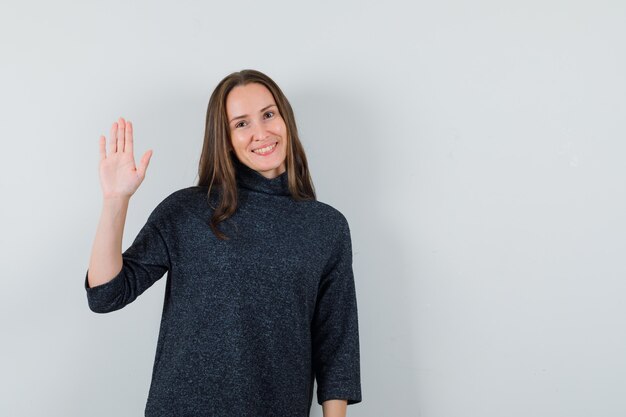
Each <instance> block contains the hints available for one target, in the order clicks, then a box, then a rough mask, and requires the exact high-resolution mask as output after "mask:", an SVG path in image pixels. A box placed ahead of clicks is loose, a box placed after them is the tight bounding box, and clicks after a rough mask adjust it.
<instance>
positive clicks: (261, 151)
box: [252, 142, 278, 155]
mask: <svg viewBox="0 0 626 417" xmlns="http://www.w3.org/2000/svg"><path fill="white" fill-rule="evenodd" d="M276 146H278V142H274V143H273V144H272V145H268V146H265V147H263V148H257V149H253V150H252V152H254V153H256V154H258V155H265V154H267V153H270V152H272V151H273V150H274V148H276Z"/></svg>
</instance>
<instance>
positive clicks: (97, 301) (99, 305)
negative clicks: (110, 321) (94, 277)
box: [84, 269, 124, 313]
mask: <svg viewBox="0 0 626 417" xmlns="http://www.w3.org/2000/svg"><path fill="white" fill-rule="evenodd" d="M88 276H89V270H87V272H86V273H85V284H84V285H85V291H86V292H87V302H88V304H89V308H90V309H91V311H93V312H96V313H106V312H109V311H112V310H111V308H110V306H111V305H114V304H115V300H116V298H118V297H119V296H120V294H124V277H123V269H122V270H121V271H120V272H119V273H118V274H117V275H116V276H115V277H114V278H113V279H112V280H110V281H109V282H106V283H104V284H100V285H96V286H95V287H90V286H89V280H88Z"/></svg>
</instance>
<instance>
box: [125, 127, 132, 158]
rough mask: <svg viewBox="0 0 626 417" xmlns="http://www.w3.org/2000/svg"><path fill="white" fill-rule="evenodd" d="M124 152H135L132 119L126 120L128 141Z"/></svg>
mask: <svg viewBox="0 0 626 417" xmlns="http://www.w3.org/2000/svg"><path fill="white" fill-rule="evenodd" d="M124 152H129V153H130V154H131V155H132V154H133V125H132V123H131V122H130V121H127V122H126V142H125V144H124Z"/></svg>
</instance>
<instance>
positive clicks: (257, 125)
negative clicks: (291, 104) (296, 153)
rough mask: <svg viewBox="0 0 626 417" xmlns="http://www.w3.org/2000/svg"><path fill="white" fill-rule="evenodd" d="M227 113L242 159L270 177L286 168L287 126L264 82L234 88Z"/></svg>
mask: <svg viewBox="0 0 626 417" xmlns="http://www.w3.org/2000/svg"><path fill="white" fill-rule="evenodd" d="M226 115H227V117H228V126H229V129H230V140H231V143H232V145H233V148H234V150H235V154H236V155H237V158H239V160H240V161H241V162H242V163H244V164H245V165H247V166H248V167H250V168H252V169H254V170H256V171H258V172H259V173H260V174H261V175H263V176H264V177H266V178H275V177H277V176H278V175H280V174H282V173H283V172H285V169H286V167H285V156H286V155H287V153H286V145H287V143H286V142H287V127H286V125H285V121H284V120H283V118H282V116H281V115H280V113H279V112H278V107H277V106H276V102H275V101H274V96H272V93H271V92H270V91H269V90H268V89H267V88H266V87H265V86H264V85H262V84H259V83H250V84H247V85H245V86H237V87H235V88H233V89H232V90H231V91H230V93H229V94H228V96H227V97H226ZM263 148H267V149H263Z"/></svg>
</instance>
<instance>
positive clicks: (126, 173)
mask: <svg viewBox="0 0 626 417" xmlns="http://www.w3.org/2000/svg"><path fill="white" fill-rule="evenodd" d="M106 143H107V140H106V137H105V136H104V135H101V136H100V185H101V186H102V193H103V197H104V198H105V199H107V198H118V197H125V198H130V197H131V196H132V195H133V194H134V193H135V191H137V188H139V185H141V183H142V182H143V179H144V178H145V175H146V169H147V168H148V164H149V163H150V157H151V156H152V150H151V149H149V150H148V151H146V153H145V154H144V155H143V157H142V158H141V161H140V162H139V166H137V167H136V166H135V157H134V154H133V125H132V123H131V122H130V121H125V120H124V119H123V118H122V117H120V118H119V120H118V121H117V122H113V125H112V126H111V134H110V137H109V141H108V148H109V149H108V150H109V152H108V154H107V152H106V146H105V145H106Z"/></svg>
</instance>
